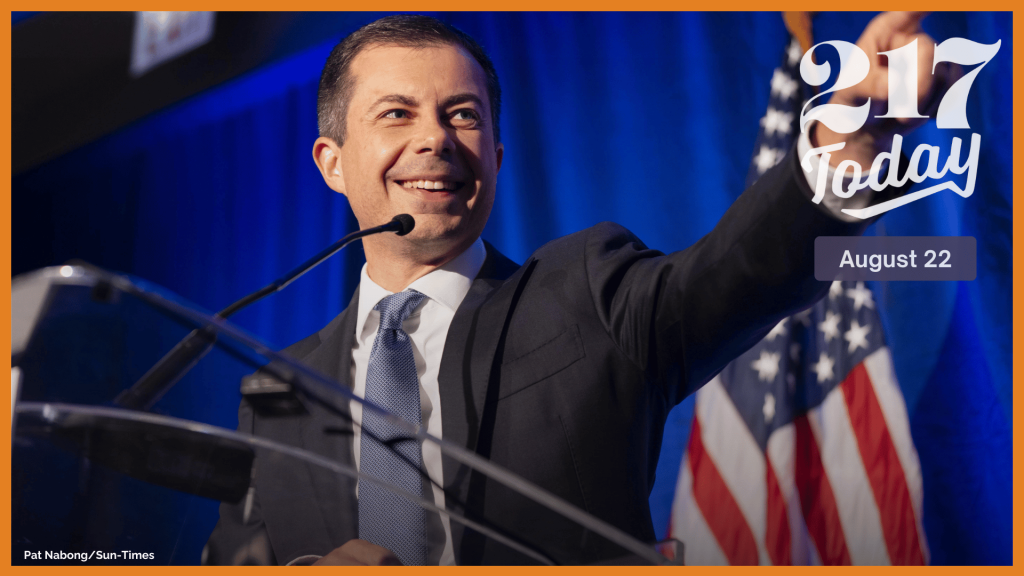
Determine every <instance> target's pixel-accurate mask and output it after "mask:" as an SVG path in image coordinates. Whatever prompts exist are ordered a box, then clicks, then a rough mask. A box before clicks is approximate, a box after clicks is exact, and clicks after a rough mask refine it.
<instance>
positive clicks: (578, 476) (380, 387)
mask: <svg viewBox="0 0 1024 576" xmlns="http://www.w3.org/2000/svg"><path fill="white" fill-rule="evenodd" d="M918 20H919V18H914V17H902V16H901V17H895V16H888V15H887V16H883V17H879V18H878V19H876V21H874V22H873V23H872V25H871V26H869V28H868V29H867V31H865V34H864V36H863V37H862V42H869V43H874V44H872V45H871V46H866V49H867V50H872V49H874V51H875V52H877V51H879V49H880V48H882V47H883V46H885V45H889V44H891V45H892V46H902V45H904V44H906V43H908V42H909V41H910V39H912V38H914V37H916V36H917V35H919V34H920V30H919V28H918V27H917V22H918ZM879 38H882V39H883V40H882V41H879V40H878V39H879ZM921 44H925V45H928V44H929V43H928V42H922V43H921ZM929 61H930V56H929ZM923 77H924V76H923V75H922V78H923ZM923 82H924V80H923ZM865 84H870V87H865V88H861V89H857V88H856V87H854V88H853V89H848V90H847V91H845V92H843V93H839V94H837V95H836V96H835V98H834V99H833V103H835V102H846V103H849V104H858V103H859V102H863V101H864V99H865V98H867V97H871V96H874V97H875V98H876V99H877V98H879V94H881V97H882V98H884V96H885V90H884V86H883V87H882V89H881V90H879V85H878V83H874V82H870V83H865ZM930 92H931V85H930V84H927V85H925V89H924V90H922V91H921V94H922V99H924V98H928V97H930ZM499 106H500V88H499V86H498V81H497V75H496V74H495V72H494V68H493V66H492V65H491V63H490V61H489V60H488V59H487V56H486V55H485V54H484V52H483V51H482V50H481V49H480V47H479V46H478V45H477V44H476V42H475V41H473V40H472V39H471V38H469V37H468V36H466V35H464V34H463V33H461V32H458V31H456V30H454V29H451V28H450V27H447V26H445V25H444V24H442V23H440V22H438V21H436V20H433V19H429V18H424V17H389V18H386V19H383V20H379V21H377V22H374V23H372V24H370V25H368V26H366V27H364V28H362V29H360V30H359V31H357V32H355V33H353V34H352V35H350V36H349V37H348V38H346V39H345V40H344V41H343V42H342V43H341V44H339V45H338V47H337V48H335V50H334V52H332V54H331V56H330V58H329V59H328V62H327V65H326V66H325V68H324V72H323V76H322V78H321V84H320V93H319V103H318V113H319V120H320V133H321V137H320V138H318V139H317V141H316V143H315V146H314V149H313V156H314V159H315V161H316V164H317V166H318V167H319V169H320V171H321V173H322V175H323V177H324V180H325V181H326V182H327V184H328V186H330V187H331V188H332V189H334V190H335V191H338V192H340V193H342V194H345V195H346V196H347V197H348V199H349V202H350V204H351V206H352V209H353V211H354V212H355V215H356V217H357V219H358V221H359V224H360V227H362V228H367V227H371V226H375V225H378V224H380V223H383V222H386V221H388V220H390V219H391V217H392V216H394V215H395V214H401V213H408V214H411V215H413V216H414V217H415V219H416V226H415V229H414V230H413V231H412V233H410V234H409V235H407V236H403V237H399V236H396V235H390V234H387V235H377V236H372V237H368V238H366V239H365V240H364V249H365V253H366V260H367V263H366V266H365V267H364V269H363V273H362V279H361V283H360V287H359V289H358V290H357V292H356V294H355V296H354V297H353V299H352V301H351V303H350V305H349V307H348V308H347V309H346V310H345V311H344V312H343V313H342V314H341V315H340V316H338V317H337V318H335V319H334V320H333V321H332V322H331V323H330V324H328V325H327V326H326V327H325V328H324V329H323V330H321V331H319V332H318V333H316V334H313V335H311V336H310V337H308V338H306V339H305V340H303V341H301V342H299V343H297V344H295V345H293V346H292V347H290V348H288V349H287V350H286V351H285V352H286V353H287V354H289V355H291V356H293V357H295V358H297V359H298V360H300V361H302V362H304V363H306V364H308V365H309V366H311V367H313V368H315V369H317V370H319V371H320V372H322V373H324V374H326V375H329V376H332V377H334V378H336V379H337V380H338V381H339V382H342V383H346V384H348V385H350V386H352V387H353V390H354V391H355V392H356V394H357V395H359V396H365V397H366V398H367V399H374V401H375V402H378V403H381V404H383V405H384V406H385V407H386V408H388V409H389V410H392V411H394V412H396V413H398V414H400V415H402V416H403V417H404V418H406V419H408V420H411V421H413V423H416V424H421V425H423V426H424V427H425V428H426V430H427V431H428V433H430V434H432V435H435V436H438V437H442V438H443V439H445V440H447V441H450V442H452V443H454V444H456V445H458V446H462V447H465V448H467V449H469V450H472V451H475V452H476V453H478V454H480V455H482V456H484V457H485V458H488V459H490V460H491V461H492V462H494V463H495V464H497V465H499V466H501V467H504V468H506V469H508V470H510V471H512V472H514V473H516V474H518V475H519V476H521V477H523V478H525V479H526V480H528V481H531V482H533V483H535V484H537V485H539V486H541V487H542V488H544V489H546V490H548V491H549V492H551V493H553V494H554V495H556V496H558V497H559V498H561V499H563V500H565V501H567V502H569V503H571V504H573V505H575V506H577V507H578V508H580V509H583V510H585V511H586V512H588V513H590V514H592V515H593V516H595V517H597V518H599V519H601V520H603V521H605V522H608V523H610V524H611V525H613V526H615V527H617V528H619V529H620V530H622V531H624V532H625V533H627V534H629V535H631V536H633V537H635V538H637V539H639V540H640V541H646V542H650V541H653V539H654V527H653V525H652V523H651V515H650V510H649V506H648V496H649V493H650V490H651V487H652V485H653V482H654V470H655V466H656V464H657V458H658V454H659V450H660V446H661V437H662V429H663V425H664V422H665V418H666V416H667V414H668V412H669V410H671V408H672V407H673V406H675V405H676V404H678V403H679V402H680V401H681V400H682V399H683V398H684V397H686V396H687V395H689V394H691V393H693V392H694V391H695V390H697V389H698V388H699V387H700V386H701V385H703V384H704V383H705V382H707V381H708V380H709V379H710V378H712V377H713V376H714V374H716V373H717V372H718V371H719V370H720V369H721V368H722V367H724V366H725V365H726V364H727V363H728V362H729V361H730V360H731V359H733V358H734V357H736V356H737V355H739V354H740V353H742V352H743V351H745V350H747V349H748V348H749V347H750V346H752V345H753V344H754V343H755V342H757V341H758V340H759V339H760V338H762V337H763V336H764V335H765V334H766V333H767V332H768V330H769V329H770V328H771V327H772V326H774V325H775V324H776V323H777V322H778V321H779V320H780V319H781V318H783V317H785V316H787V315H789V314H791V313H793V312H796V311H798V310H800V309H802V308H805V307H806V306H808V305H810V304H811V303H812V302H814V301H815V300H816V299H817V298H819V297H821V296H822V295H823V293H824V291H825V290H826V289H827V288H828V283H823V282H818V281H816V280H815V279H814V276H813V261H814V258H813V245H814V239H815V238H816V237H818V236H836V235H847V234H858V233H859V232H860V231H862V230H863V228H864V225H865V223H864V222H861V221H855V222H851V221H849V219H843V218H842V217H841V215H838V214H837V213H834V212H832V211H831V210H830V209H829V208H826V207H825V206H823V205H820V204H814V203H812V202H811V200H810V198H811V196H812V192H811V188H810V185H809V184H808V179H807V175H805V174H804V173H803V172H802V170H801V168H800V165H799V163H798V158H797V155H796V154H794V153H792V152H791V153H790V154H789V156H788V157H787V158H786V159H785V160H784V161H782V162H781V163H780V164H778V165H777V166H776V167H775V168H773V169H771V170H769V171H768V172H767V173H766V174H765V175H764V176H762V177H761V179H760V180H759V181H758V182H757V183H756V184H755V185H754V186H753V187H751V188H750V189H749V190H747V191H746V192H744V194H743V195H742V196H741V197H740V198H739V199H738V200H737V201H736V202H735V203H734V204H733V206H732V207H731V208H730V209H729V210H728V212H727V213H726V215H725V216H724V217H723V218H722V220H721V222H720V223H719V224H718V225H717V226H716V228H715V229H714V230H713V231H712V232H711V233H710V234H708V235H707V236H706V237H704V238H702V239H701V240H700V241H699V242H697V243H696V244H695V245H693V246H692V247H690V248H688V249H687V250H684V251H681V252H676V253H673V254H669V255H664V254H662V253H660V252H656V251H654V250H650V249H648V248H646V247H645V246H644V245H643V243H642V242H641V241H640V240H639V239H637V238H636V237H635V236H634V235H633V234H631V233H630V232H629V231H627V230H625V229H623V228H622V227H620V226H617V225H615V224H610V223H604V224H599V225H597V226H594V227H592V228H590V229H587V230H584V231H582V232H578V233H576V234H572V235H570V236H567V237H565V238H561V239H558V240H555V241H553V242H551V243H549V244H547V245H545V246H544V247H542V248H540V249H539V250H537V251H536V252H535V253H534V254H533V255H531V257H530V258H529V259H528V260H527V262H525V263H523V264H522V265H518V264H515V263H513V262H511V261H509V260H508V259H507V258H505V257H504V256H502V255H501V254H500V253H499V252H498V251H497V250H496V249H495V248H494V247H493V246H490V245H488V244H486V243H483V242H482V241H481V240H480V238H479V237H480V234H481V232H482V230H483V228H484V225H485V223H486V221H487V218H488V215H489V213H490V210H491V206H492V204H493V200H494V194H495V185H496V179H497V173H498V169H499V168H500V166H501V159H502V154H503V147H502V145H501V143H500V138H499V135H498V133H497V127H498V114H499ZM907 128H908V127H907V126H906V125H891V126H888V127H883V126H875V127H872V128H871V129H865V130H863V131H861V132H859V133H858V134H857V135H856V136H855V137H851V138H848V137H847V135H841V134H834V133H832V132H831V131H829V130H828V129H827V128H825V127H824V126H821V125H818V126H816V127H815V128H812V129H811V130H810V132H811V133H812V137H813V138H815V140H816V141H815V143H816V144H818V145H826V144H830V143H833V142H837V141H843V140H849V142H850V145H849V146H847V149H846V150H843V151H839V152H836V153H834V154H833V159H834V160H833V164H836V163H838V162H839V161H841V160H843V159H847V158H850V159H855V160H858V161H859V162H860V163H861V165H863V166H869V165H871V161H872V159H873V158H874V156H875V154H876V153H877V151H878V147H879V146H880V145H882V144H883V143H884V142H885V139H886V137H887V136H888V135H891V133H892V132H893V131H894V130H897V129H898V130H906V129H907ZM805 146H806V144H805ZM527 192H528V191H527ZM893 192H894V191H886V192H885V193H883V194H888V193H893ZM389 403H390V404H389ZM410 407H411V408H410ZM309 410H310V413H309V414H308V415H304V416H290V417H277V418H264V417H261V416H258V415H255V414H254V413H253V410H252V408H251V407H250V406H249V405H248V404H247V403H246V402H244V401H243V404H242V406H241V408H240V411H239V428H240V429H241V430H243V431H246V432H252V433H254V434H258V435H263V436H267V437H271V438H274V439H277V440H280V441H282V442H285V443H287V444H291V445H295V446H300V447H303V448H305V449H307V450H310V451H313V452H316V453H319V454H322V455H324V456H327V457H330V458H333V459H336V460H338V461H342V462H348V463H351V464H355V465H357V466H359V467H360V469H361V470H362V471H363V472H364V473H370V471H371V470H376V471H382V470H383V471H384V472H383V473H384V474H391V473H392V472H393V469H394V466H395V465H396V464H395V462H397V456H396V455H395V454H385V453H382V452H381V451H380V450H379V449H378V448H379V442H376V440H375V439H374V438H368V437H367V435H366V434H365V433H361V430H362V431H365V430H370V429H373V431H374V432H375V434H378V435H383V436H387V435H388V430H387V427H386V425H384V424H381V423H380V422H373V421H372V416H373V415H372V414H368V415H366V417H365V418H364V417H363V416H364V415H363V414H362V410H361V407H360V406H358V405H354V406H352V411H351V414H350V415H349V416H350V417H351V419H352V420H353V421H355V422H356V426H354V427H353V425H352V423H351V422H350V421H349V420H347V419H346V418H343V417H341V416H338V415H335V414H332V413H330V412H328V411H326V410H324V409H322V408H320V407H318V406H315V405H314V406H310V407H309ZM339 429H340V430H345V431H349V430H352V431H353V432H354V434H351V435H350V434H347V433H346V434H331V433H330V431H332V430H333V431H337V430H339ZM370 436H374V435H370ZM403 457H404V458H406V459H407V460H409V461H412V462H414V464H415V466H416V467H417V468H420V469H422V471H423V474H425V475H426V476H428V477H429V478H430V479H431V480H432V481H433V482H434V483H435V484H436V486H434V487H433V488H429V487H428V488H427V489H426V490H427V491H426V492H424V496H425V497H426V498H430V497H431V496H432V497H433V500H434V502H435V503H437V504H438V506H439V507H441V508H447V509H449V510H452V511H453V512H458V513H460V514H464V515H466V516H467V517H469V518H471V519H472V518H475V519H479V520H483V521H493V522H494V523H496V524H497V525H498V527H499V528H500V529H501V530H503V531H505V532H506V533H508V534H511V535H514V536H515V537H517V538H519V539H520V540H521V541H523V542H524V543H525V544H527V545H528V546H532V547H536V548H538V549H541V550H543V551H544V553H545V554H548V555H549V556H550V557H551V558H552V559H554V560H555V561H559V562H574V563H575V562H594V561H599V560H607V559H608V557H609V556H614V555H616V554H617V553H621V550H615V549H614V547H610V546H607V545H603V544H602V543H601V542H602V541H601V539H600V538H596V537H594V536H593V535H590V536H587V535H586V534H585V533H584V532H585V531H584V530H583V529H581V528H579V527H578V526H577V525H575V524H574V523H572V522H568V521H566V520H563V519H561V518H559V517H557V516H556V515H554V514H552V515H550V516H548V515H545V514H544V513H543V512H541V511H540V507H538V506H536V505H531V503H529V502H528V501H527V500H526V499H525V498H524V497H522V496H520V495H519V494H517V493H515V492H513V491H512V490H509V489H508V488H506V487H505V486H503V485H501V484H499V483H496V482H493V481H491V480H488V479H486V478H484V477H483V476H482V475H480V474H477V473H472V472H471V471H469V470H467V469H466V468H465V466H463V465H461V464H459V463H458V462H455V461H454V460H451V459H446V458H443V457H442V455H441V454H440V451H439V450H437V449H436V447H428V446H427V445H424V447H423V448H422V449H420V448H419V447H417V448H416V449H414V450H410V451H407V452H406V453H403ZM395 474H397V476H391V477H389V478H390V480H391V481H394V482H397V483H399V484H400V483H401V481H402V478H400V476H401V473H400V472H399V473H395ZM254 486H255V495H256V496H255V499H254V500H253V501H251V502H249V503H248V505H247V506H244V505H242V504H240V505H237V506H231V505H224V506H223V507H222V509H221V521H220V523H219V524H218V526H217V528H216V529H215V531H214V534H213V535H212V536H211V540H210V545H209V548H208V551H207V553H208V560H209V561H210V562H211V563H232V562H234V563H238V562H241V561H244V560H245V553H244V552H245V550H247V549H248V548H247V547H251V546H253V543H254V542H264V543H268V544H269V550H270V553H269V554H268V555H267V556H268V557H267V558H266V559H267V560H270V561H272V562H276V563H280V564H303V563H314V562H316V563H318V564H330V563H335V564H380V563H393V562H397V561H402V562H403V563H432V564H438V563H441V564H451V563H459V564H474V563H481V562H483V563H518V562H524V561H528V560H529V559H528V558H527V557H525V556H522V555H521V554H519V553H517V552H514V551H512V550H511V549H509V548H507V547H504V546H502V545H499V544H497V543H496V542H494V541H492V540H490V539H484V538H482V537H481V536H480V535H479V534H478V533H477V532H475V531H473V530H469V529H464V528H463V527H461V526H460V525H458V523H456V522H452V521H450V520H449V519H448V518H446V517H443V518H442V519H441V521H440V522H439V521H438V519H437V518H436V515H434V516H430V517H423V516H418V515H417V514H418V513H417V512H416V511H415V510H410V509H405V508H402V505H400V504H392V505H391V507H390V508H389V507H388V506H383V505H381V504H380V502H378V500H380V498H381V495H380V494H379V493H375V492H372V491H371V490H370V488H371V487H370V485H369V484H368V485H367V486H366V487H364V486H362V485H361V486H360V487H359V490H360V492H359V497H358V498H357V497H356V493H355V491H354V490H350V489H348V488H346V489H341V488H340V487H339V486H340V484H339V479H338V478H337V477H336V476H335V475H332V474H330V473H328V472H326V471H317V470H312V469H310V468H308V467H303V466H286V465H276V464H275V463H274V462H273V461H266V460H260V459H258V460H257V464H256V473H255V479H254ZM442 488H443V489H442ZM356 519H358V521H356Z"/></svg>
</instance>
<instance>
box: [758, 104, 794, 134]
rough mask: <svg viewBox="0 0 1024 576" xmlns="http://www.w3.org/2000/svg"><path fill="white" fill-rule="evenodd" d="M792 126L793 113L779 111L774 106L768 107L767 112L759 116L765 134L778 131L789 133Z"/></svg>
mask: <svg viewBox="0 0 1024 576" xmlns="http://www.w3.org/2000/svg"><path fill="white" fill-rule="evenodd" d="M792 126H793V115H792V114H790V113H789V112H780V111H779V110H776V109H774V108H769V109H768V113H767V114H765V115H764V118H761V127H762V128H764V133H765V136H771V135H772V134H774V133H776V132H778V133H779V134H789V133H790V131H791V130H792Z"/></svg>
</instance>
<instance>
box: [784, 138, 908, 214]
mask: <svg viewBox="0 0 1024 576" xmlns="http://www.w3.org/2000/svg"><path fill="white" fill-rule="evenodd" d="M812 130H814V123H813V122H812V123H811V124H810V125H808V126H807V130H806V131H804V132H801V133H800V137H799V138H798V139H797V142H796V155H797V158H798V161H802V160H803V158H804V157H805V156H806V155H807V153H808V152H810V151H811V136H810V135H811V131H812ZM817 156H818V155H817V154H815V155H814V156H812V158H814V159H815V160H814V161H813V162H810V163H809V164H810V165H811V171H810V172H808V171H806V170H804V176H805V177H806V178H807V186H809V187H810V189H811V190H812V191H814V188H815V186H817V184H818V166H819V162H818V161H817ZM887 168H888V162H885V163H883V164H882V165H881V166H879V167H878V169H877V171H878V172H883V171H885V170H886V169H887ZM875 172H876V170H869V171H868V172H867V173H865V174H864V175H863V176H861V181H864V180H865V179H866V178H868V176H869V175H872V174H875ZM835 174H836V169H835V168H834V167H832V166H831V165H829V167H828V174H827V176H826V179H825V183H826V190H825V196H824V197H823V198H822V200H821V205H822V206H824V207H825V208H826V209H827V210H828V211H829V213H830V214H832V216H835V217H836V218H838V219H840V220H842V221H844V222H858V221H860V218H856V217H854V216H850V215H849V214H844V213H843V209H844V208H845V209H849V210H860V209H861V208H866V207H867V206H868V205H870V204H871V201H872V200H873V199H874V198H875V191H874V190H872V189H871V188H863V189H861V190H858V191H857V192H856V193H855V194H854V195H853V196H851V197H849V198H840V197H839V196H836V195H835V194H831V193H829V191H830V190H831V189H832V188H831V187H832V180H833V178H834V177H835ZM851 180H852V178H850V177H849V176H847V177H845V178H843V188H848V187H849V184H850V181H851Z"/></svg>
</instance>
